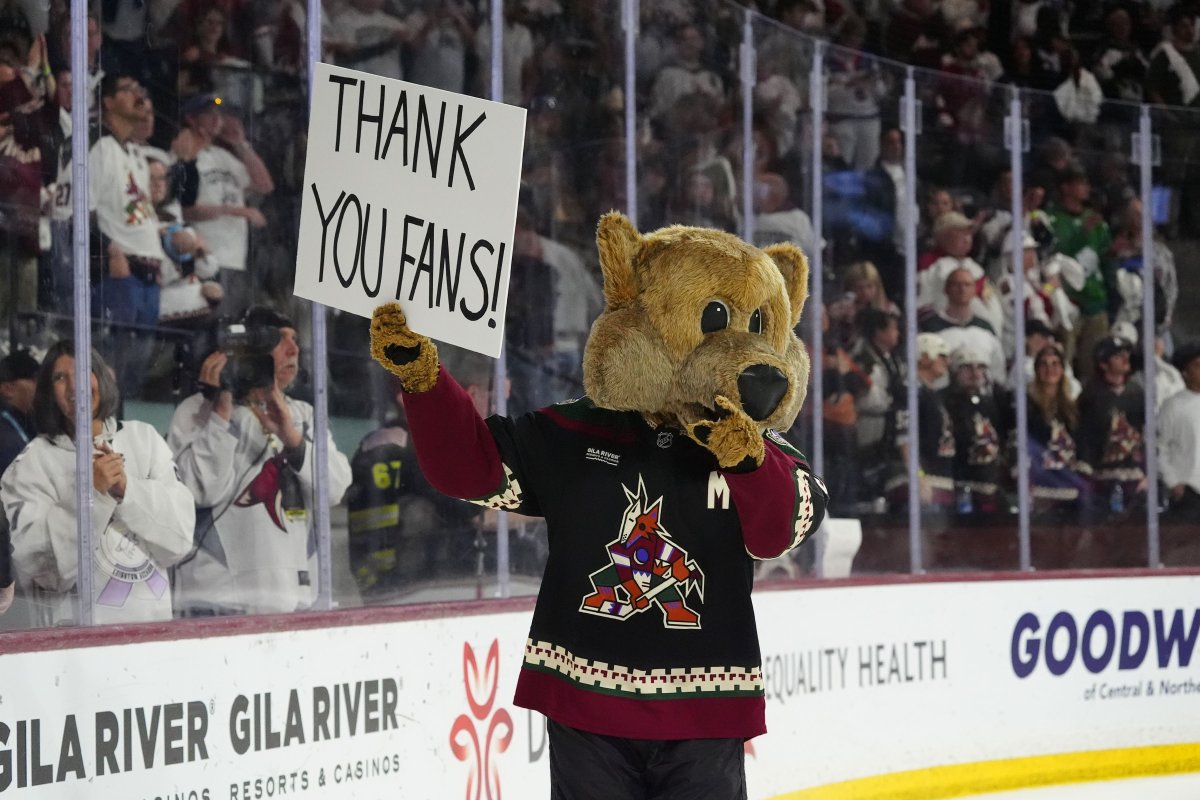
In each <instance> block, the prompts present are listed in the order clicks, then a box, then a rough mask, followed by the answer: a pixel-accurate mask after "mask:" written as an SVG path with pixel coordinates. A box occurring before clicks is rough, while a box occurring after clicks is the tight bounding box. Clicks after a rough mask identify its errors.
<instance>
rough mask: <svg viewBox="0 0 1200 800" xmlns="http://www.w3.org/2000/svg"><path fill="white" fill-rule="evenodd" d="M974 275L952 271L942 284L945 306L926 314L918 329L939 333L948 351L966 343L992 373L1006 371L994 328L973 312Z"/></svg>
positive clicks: (963, 269)
mask: <svg viewBox="0 0 1200 800" xmlns="http://www.w3.org/2000/svg"><path fill="white" fill-rule="evenodd" d="M977 285H978V284H977V282H976V280H975V276H974V274H973V273H972V272H971V271H970V270H969V269H967V268H965V267H964V268H961V269H955V270H952V271H951V272H950V273H949V274H948V275H947V276H946V278H945V283H944V286H943V297H944V298H945V300H944V308H943V309H942V310H941V311H936V312H934V313H933V314H926V315H925V316H924V318H923V319H922V320H921V330H922V331H924V332H926V333H937V334H940V335H941V337H942V338H943V339H945V340H946V343H947V344H948V345H949V346H950V348H951V352H953V351H954V350H956V349H957V348H958V347H960V346H963V345H966V346H968V347H970V348H971V349H972V350H974V351H976V352H978V353H981V354H982V355H983V358H984V359H985V361H986V363H987V365H988V368H989V370H990V371H991V373H992V374H993V375H995V376H1003V375H1004V374H1005V369H1004V367H1005V360H1004V350H1003V349H1002V348H1001V346H1000V337H998V336H997V335H996V330H995V328H993V327H992V324H991V323H990V322H988V321H987V320H985V319H983V318H982V317H981V316H979V314H978V313H977V311H976V307H975V300H976V299H978V298H977V297H976V294H975V293H976V286H977Z"/></svg>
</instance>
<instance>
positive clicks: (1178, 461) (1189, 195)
mask: <svg viewBox="0 0 1200 800" xmlns="http://www.w3.org/2000/svg"><path fill="white" fill-rule="evenodd" d="M1160 68H1162V65H1161V64H1156V63H1155V62H1154V61H1152V62H1151V74H1152V75H1161V74H1162V73H1161V71H1160ZM1151 128H1152V132H1153V135H1154V138H1153V139H1152V140H1151V141H1152V144H1153V147H1152V150H1153V160H1152V161H1151V164H1152V173H1151V175H1152V185H1151V189H1150V198H1149V201H1147V200H1146V198H1145V197H1140V198H1139V200H1140V202H1141V203H1143V204H1145V203H1147V202H1148V203H1149V206H1150V218H1151V222H1152V225H1153V229H1154V240H1153V242H1152V245H1151V257H1152V258H1153V259H1154V273H1153V274H1154V303H1155V315H1154V320H1153V322H1154V326H1155V329H1156V330H1157V333H1158V342H1159V347H1160V349H1161V351H1162V355H1161V357H1160V358H1159V359H1158V360H1157V361H1156V364H1155V366H1156V367H1157V377H1156V381H1155V384H1156V389H1157V393H1158V398H1157V400H1158V410H1159V419H1158V423H1159V427H1158V473H1159V487H1158V491H1159V510H1160V511H1161V513H1160V514H1159V536H1160V542H1161V545H1160V546H1161V557H1162V563H1163V564H1164V565H1166V566H1169V567H1171V566H1196V565H1197V564H1200V551H1198V550H1197V547H1196V525H1197V523H1200V510H1198V509H1200V497H1198V496H1197V494H1196V492H1197V489H1200V478H1198V476H1197V474H1196V470H1195V467H1194V465H1193V462H1192V459H1193V458H1194V454H1195V452H1196V448H1195V446H1194V444H1192V443H1193V442H1194V441H1195V440H1194V437H1195V431H1196V426H1197V424H1200V423H1198V420H1200V414H1198V413H1197V412H1196V410H1195V397H1196V394H1195V392H1196V391H1200V381H1198V380H1197V378H1200V373H1197V372H1196V370H1197V369H1200V364H1197V365H1196V366H1191V367H1189V364H1195V363H1196V362H1195V361H1194V360H1193V359H1192V352H1194V350H1193V348H1194V346H1195V344H1196V342H1197V340H1198V339H1200V328H1198V327H1197V320H1196V315H1195V314H1188V313H1186V309H1189V308H1194V307H1195V302H1196V300H1195V298H1196V297H1197V296H1198V294H1197V293H1198V292H1200V279H1198V278H1197V276H1196V275H1195V271H1194V270H1191V269H1188V268H1187V265H1188V264H1189V263H1190V262H1191V259H1193V258H1194V257H1195V256H1194V254H1195V247H1196V244H1195V242H1196V231H1197V230H1200V216H1198V214H1200V209H1198V208H1197V199H1198V198H1200V144H1198V142H1197V139H1198V137H1197V134H1198V133H1200V112H1197V111H1196V110H1195V109H1194V108H1186V109H1184V108H1171V109H1166V108H1152V109H1151ZM1134 175H1135V180H1136V175H1137V173H1136V172H1135V173H1134ZM1139 194H1140V193H1139ZM1133 206H1134V204H1133V203H1132V202H1131V203H1130V205H1129V207H1127V209H1126V213H1127V214H1132V213H1133V212H1134V211H1135V210H1140V209H1134V208H1133ZM1139 246H1140V245H1139ZM1138 255H1140V254H1138ZM1130 266H1132V265H1130ZM1145 274H1146V270H1145V269H1144V268H1139V269H1133V270H1130V271H1129V272H1126V273H1118V276H1120V277H1122V278H1124V279H1125V280H1124V281H1123V285H1128V284H1133V285H1134V286H1135V287H1137V288H1139V289H1140V290H1141V292H1134V293H1131V297H1130V300H1131V301H1138V302H1140V294H1141V293H1144V291H1145V289H1144V280H1145V278H1144V276H1145ZM1132 276H1137V278H1138V279H1137V280H1130V278H1131V277H1132ZM1139 316H1140V314H1139ZM1141 552H1144V549H1143V550H1142V551H1141Z"/></svg>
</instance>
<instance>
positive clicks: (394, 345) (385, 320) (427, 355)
mask: <svg viewBox="0 0 1200 800" xmlns="http://www.w3.org/2000/svg"><path fill="white" fill-rule="evenodd" d="M371 356H372V357H374V359H375V360H376V361H378V362H379V363H380V364H382V365H383V368H384V369H386V370H387V371H388V372H390V373H392V374H393V375H395V376H396V377H397V378H399V379H400V385H401V386H403V387H404V391H406V392H408V393H410V394H420V393H421V392H427V391H429V390H430V389H432V388H433V385H434V384H435V383H437V377H438V352H437V345H435V344H434V343H433V340H432V339H430V338H429V337H428V336H422V335H421V334H419V333H415V332H414V331H413V330H412V328H410V327H408V321H407V320H406V319H405V317H404V312H403V311H402V310H400V304H399V303H387V304H386V305H382V306H380V307H379V308H377V309H375V313H374V314H372V315H371Z"/></svg>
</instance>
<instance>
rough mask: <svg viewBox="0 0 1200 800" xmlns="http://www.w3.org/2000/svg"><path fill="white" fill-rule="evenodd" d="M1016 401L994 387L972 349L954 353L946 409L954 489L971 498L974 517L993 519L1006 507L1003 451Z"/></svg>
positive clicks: (984, 361) (984, 363) (980, 356)
mask: <svg viewBox="0 0 1200 800" xmlns="http://www.w3.org/2000/svg"><path fill="white" fill-rule="evenodd" d="M1012 408H1013V406H1012V401H1011V398H1010V396H1009V394H1008V392H1007V391H1006V390H1005V389H1004V388H1003V387H999V386H994V385H993V384H992V382H991V380H990V379H989V376H988V361H987V359H986V358H985V357H984V356H983V354H982V353H980V352H979V351H978V350H976V349H974V348H973V347H971V346H970V345H959V346H958V347H956V348H955V349H954V350H953V351H952V352H951V353H950V388H949V389H947V391H946V410H947V411H948V412H949V414H950V419H951V423H952V425H953V430H954V487H955V493H956V496H958V497H959V498H960V500H961V496H962V493H964V492H965V493H969V495H970V498H971V503H970V507H971V509H972V510H973V511H974V512H976V513H984V514H994V513H996V512H998V511H1000V510H1001V509H1002V508H1004V507H1005V504H1004V502H1003V500H1004V496H1003V485H1004V480H1005V475H1006V469H1005V463H1006V459H1005V450H1006V448H1007V446H1008V444H1009V436H1010V434H1011V433H1012V429H1013V419H1012Z"/></svg>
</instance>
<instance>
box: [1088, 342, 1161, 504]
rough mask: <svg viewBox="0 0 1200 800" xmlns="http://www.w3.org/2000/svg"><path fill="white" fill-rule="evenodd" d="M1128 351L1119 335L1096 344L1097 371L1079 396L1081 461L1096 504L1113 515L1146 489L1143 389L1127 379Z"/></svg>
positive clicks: (1095, 360) (1094, 359)
mask: <svg viewBox="0 0 1200 800" xmlns="http://www.w3.org/2000/svg"><path fill="white" fill-rule="evenodd" d="M1132 350H1133V344H1132V343H1131V342H1130V341H1129V340H1128V339H1123V338H1121V337H1119V336H1105V337H1104V338H1103V339H1101V340H1100V341H1099V342H1097V343H1096V345H1095V349H1094V351H1093V357H1092V361H1093V363H1094V364H1095V371H1094V373H1093V375H1092V377H1091V379H1090V380H1089V381H1088V383H1087V385H1086V386H1084V388H1083V393H1082V394H1080V395H1079V436H1078V437H1076V441H1077V443H1078V445H1079V459H1080V461H1082V462H1084V463H1086V464H1087V465H1088V466H1089V467H1090V468H1091V472H1092V477H1093V485H1094V492H1095V498H1096V501H1097V502H1099V503H1101V504H1105V503H1107V504H1110V506H1111V507H1112V508H1113V510H1116V511H1123V510H1124V507H1125V505H1126V504H1128V503H1129V502H1131V501H1132V500H1133V499H1134V498H1135V497H1136V496H1138V495H1141V494H1142V493H1144V492H1145V490H1146V486H1145V483H1146V473H1145V470H1144V465H1145V453H1144V450H1143V448H1144V444H1143V439H1142V431H1143V429H1144V426H1145V421H1146V416H1145V406H1144V400H1143V396H1142V390H1141V387H1140V386H1138V385H1137V384H1136V383H1133V382H1131V381H1130V380H1129V378H1130V375H1131V373H1132V366H1131V363H1130V353H1131V352H1132ZM1118 487H1119V488H1118Z"/></svg>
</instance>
